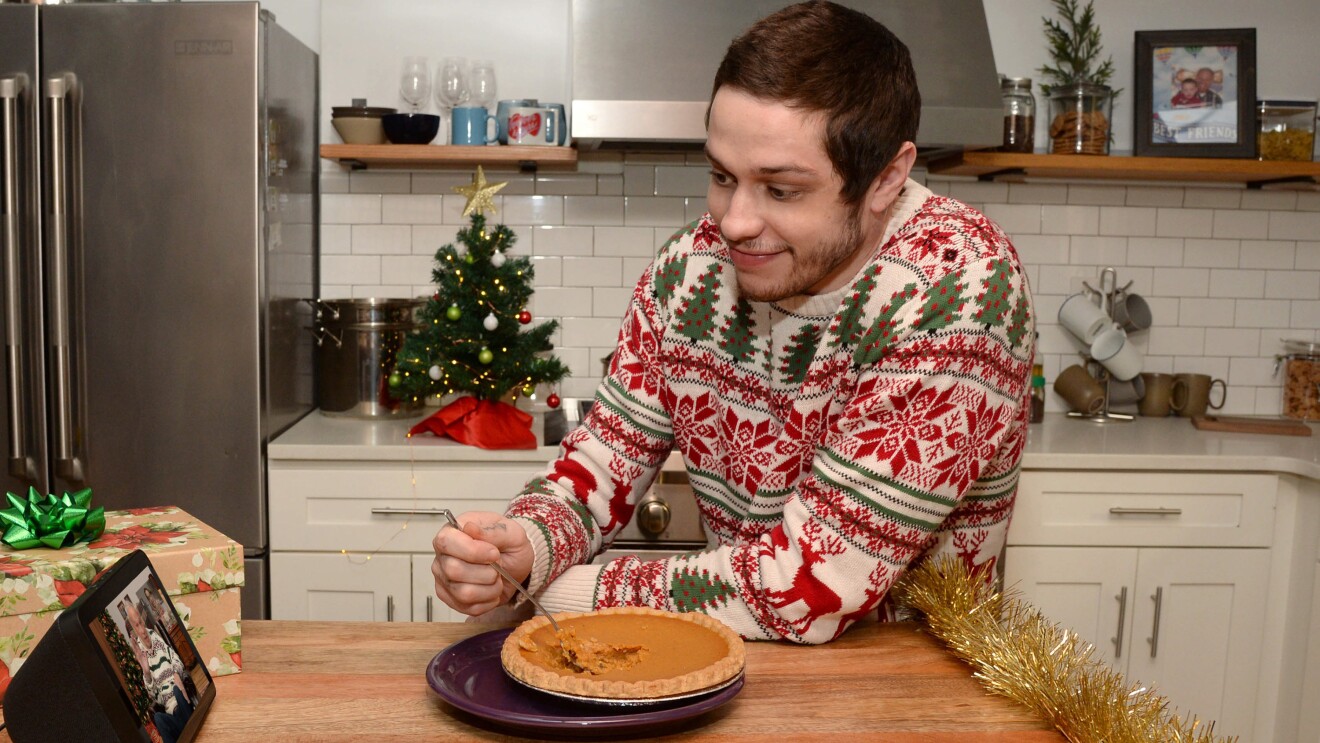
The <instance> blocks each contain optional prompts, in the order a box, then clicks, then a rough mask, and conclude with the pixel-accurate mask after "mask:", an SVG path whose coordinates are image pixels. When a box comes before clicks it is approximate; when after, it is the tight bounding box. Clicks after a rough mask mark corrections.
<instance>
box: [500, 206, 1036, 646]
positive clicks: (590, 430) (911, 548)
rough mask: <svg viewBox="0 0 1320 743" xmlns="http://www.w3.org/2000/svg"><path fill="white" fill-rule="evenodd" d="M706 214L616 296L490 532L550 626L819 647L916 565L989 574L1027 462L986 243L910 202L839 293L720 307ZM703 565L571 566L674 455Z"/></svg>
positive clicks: (1008, 330) (1003, 243) (1028, 328)
mask: <svg viewBox="0 0 1320 743" xmlns="http://www.w3.org/2000/svg"><path fill="white" fill-rule="evenodd" d="M733 271H734V268H733V264H732V263H731V261H730V259H729V254H728V248H727V247H726V246H725V244H724V242H723V241H722V239H721V237H720V233H719V229H718V227H717V226H716V225H715V223H714V222H713V221H712V219H711V217H710V215H706V216H705V217H703V218H702V219H700V220H697V221H696V222H694V223H693V224H691V225H689V226H688V227H687V228H686V229H685V230H683V231H681V232H680V233H678V234H677V235H675V236H674V237H673V238H672V239H671V240H670V241H669V242H668V243H667V244H666V245H665V246H664V247H663V248H661V250H660V252H659V254H658V256H657V258H656V260H655V262H654V263H653V264H652V265H651V267H650V268H649V269H648V270H647V271H646V273H645V274H644V275H643V277H642V278H641V280H640V281H639V282H638V284H637V287H636V289H635V291H634V292H633V296H632V301H631V304H630V306H629V308H628V311H627V314H626V315H625V317H624V320H623V327H622V329H621V330H620V333H619V343H618V350H617V351H616V353H615V355H614V358H613V361H612V363H611V368H610V370H609V373H608V375H607V376H606V377H605V379H603V380H602V382H601V385H600V388H599V389H598V391H597V393H596V398H595V404H594V406H593V408H592V410H591V412H590V413H589V414H588V415H587V417H586V419H585V420H584V421H583V424H582V425H581V426H579V427H578V428H577V429H575V430H574V431H572V432H571V433H570V434H569V435H568V436H567V437H566V438H565V439H564V441H563V442H561V448H560V452H559V455H558V457H557V458H556V459H555V460H554V461H553V462H551V463H550V465H549V468H548V470H547V471H546V472H545V473H544V475H543V476H540V477H537V478H534V479H533V480H532V481H530V482H529V483H528V485H527V487H526V488H525V489H524V491H523V492H522V493H521V494H519V495H518V496H517V497H515V498H514V500H513V501H512V502H511V503H510V505H509V508H508V510H507V514H508V515H509V516H510V517H512V518H515V519H517V520H519V522H520V523H521V524H522V526H523V527H524V528H525V529H526V530H527V533H528V537H529V538H530V539H531V542H532V546H533V549H534V550H535V555H536V557H535V562H534V566H533V569H532V574H531V576H530V587H531V589H532V590H533V591H539V592H541V598H542V600H543V603H545V604H546V606H547V608H548V609H549V610H551V611H564V610H569V611H590V610H593V609H598V608H603V607H609V606H625V605H645V606H651V607H655V608H657V609H665V610H669V611H678V612H685V611H701V612H705V613H707V614H709V615H711V616H713V617H716V618H718V619H720V620H721V621H723V622H725V623H726V624H728V625H729V626H730V627H732V628H733V629H734V630H736V631H737V632H739V633H740V634H741V635H742V636H743V637H745V638H748V639H785V640H790V641H793V642H799V643H822V642H827V641H829V640H831V639H833V638H835V637H838V636H839V635H840V634H841V633H842V632H843V631H844V630H845V629H847V627H848V626H849V625H850V624H852V623H853V622H855V621H857V620H858V619H860V618H863V617H865V616H867V615H870V614H873V613H875V612H877V609H883V611H881V612H880V613H881V615H882V616H884V615H886V614H888V609H889V608H890V607H887V606H885V607H882V606H881V604H882V602H883V601H884V599H885V597H886V594H887V593H888V591H889V589H890V587H891V586H892V585H893V584H894V581H895V580H896V579H898V577H899V576H900V575H902V574H903V572H904V571H905V570H906V569H907V568H908V567H909V566H910V565H912V563H913V562H914V561H915V560H918V559H921V558H922V557H923V556H927V555H931V554H935V553H949V554H955V555H957V556H958V557H960V558H961V559H962V560H964V561H965V562H966V563H968V564H969V565H986V564H990V565H993V561H994V560H995V558H996V556H997V555H998V554H999V551H1000V549H1001V548H1002V547H1003V545H1004V539H1005V535H1006V532H1007V530H1008V521H1009V515H1010V513H1011V511H1012V507H1013V498H1014V495H1015V493H1016V489H1017V481H1018V470H1019V463H1020V461H1021V458H1022V450H1023V446H1024V444H1025V442H1026V435H1027V420H1028V413H1029V406H1027V405H1024V404H1023V403H1024V400H1026V397H1027V382H1028V379H1029V375H1030V365H1031V359H1032V352H1033V343H1034V336H1035V334H1034V318H1033V314H1032V310H1031V299H1030V293H1029V290H1028V287H1027V281H1026V278H1025V276H1024V274H1023V270H1022V265H1021V263H1020V262H1019V260H1018V257H1017V254H1016V251H1015V250H1014V249H1013V246H1012V245H1011V244H1010V243H1009V240H1008V238H1007V237H1006V236H1005V235H1004V233H1003V232H1002V231H1001V230H1000V229H999V227H998V226H997V225H995V224H994V223H992V222H990V221H989V220H988V219H986V217H985V216H983V215H982V214H980V213H979V212H977V211H975V210H973V209H971V208H970V207H968V206H966V205H964V204H961V203H959V202H957V201H954V200H952V199H948V198H944V197H940V196H935V195H934V194H932V193H931V192H930V191H929V190H928V189H926V188H925V187H924V186H921V185H919V184H917V183H915V182H912V181H909V182H908V183H907V185H906V187H905V188H904V192H903V194H902V196H900V198H899V200H898V201H897V202H896V203H895V205H894V208H893V211H892V216H891V218H890V221H889V223H888V225H887V227H886V235H885V237H884V238H883V239H882V241H881V246H880V247H879V249H878V250H877V252H876V255H875V257H874V259H873V260H872V261H871V262H870V263H869V264H868V265H867V266H866V267H865V268H863V269H862V270H861V271H860V272H859V273H858V275H857V276H856V277H855V279H854V280H853V281H852V283H851V285H850V286H847V287H845V288H844V289H842V290H840V291H838V292H834V293H831V294H829V295H815V296H803V297H794V298H792V299H790V300H787V301H783V302H777V303H749V302H746V301H743V300H741V299H740V298H739V296H738V293H737V288H736V283H735V279H734V275H733ZM675 448H676V449H677V450H678V451H679V452H681V453H682V456H683V460H684V462H685V464H686V466H687V472H688V476H689V480H690V482H691V484H692V487H693V489H694V491H695V492H696V496H697V502H698V504H699V506H700V509H701V515H702V522H703V525H704V527H705V530H706V534H707V537H708V541H709V545H708V548H707V549H706V550H704V551H702V552H699V553H695V554H688V555H683V556H678V557H672V558H669V559H664V560H653V561H647V560H641V559H638V558H636V557H624V558H620V559H616V560H613V561H611V562H608V563H607V564H604V565H599V564H587V563H589V562H590V561H591V559H592V558H593V557H594V556H595V555H597V554H599V553H600V552H601V551H602V550H604V549H606V548H607V547H608V546H609V544H610V542H611V540H612V539H613V538H614V537H615V535H617V534H618V532H619V530H620V529H621V528H623V526H624V525H626V524H627V523H628V521H629V520H630V519H631V518H632V515H633V508H634V505H635V504H636V503H637V501H638V500H639V499H640V497H641V496H642V495H643V494H644V493H645V492H646V491H647V489H648V488H649V487H650V485H651V483H652V481H653V480H654V479H655V477H656V475H657V473H658V470H659V468H660V466H661V464H662V463H663V462H664V460H665V459H666V457H667V456H668V454H669V453H670V451H671V450H672V449H675Z"/></svg>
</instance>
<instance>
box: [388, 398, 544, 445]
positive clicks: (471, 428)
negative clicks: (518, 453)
mask: <svg viewBox="0 0 1320 743" xmlns="http://www.w3.org/2000/svg"><path fill="white" fill-rule="evenodd" d="M422 431H430V432H431V433H433V434H435V435H436V436H448V437H449V438H451V439H453V440H455V441H457V442H459V443H460V444H467V445H468V446H476V447H479V448H482V449H535V448H536V434H534V433H532V416H530V415H528V414H527V413H524V412H523V411H521V410H519V409H517V408H515V407H514V406H512V405H510V404H508V403H506V402H498V401H496V400H477V399H476V398H473V397H460V398H458V399H457V400H455V401H453V402H451V403H449V404H448V405H446V406H444V407H443V408H440V409H439V410H437V411H436V412H435V414H434V415H432V416H430V417H429V418H427V419H425V420H423V421H421V422H420V423H418V424H417V425H415V426H413V427H412V428H410V429H409V430H408V433H410V434H415V433H421V432H422Z"/></svg>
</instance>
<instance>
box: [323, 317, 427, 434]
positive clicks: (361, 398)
mask: <svg viewBox="0 0 1320 743" xmlns="http://www.w3.org/2000/svg"><path fill="white" fill-rule="evenodd" d="M425 303H426V300H425V299H424V298H416V299H378V298H370V299H318V300H315V301H314V302H313V306H314V307H315V308H316V326H315V328H314V329H313V333H314V334H315V335H316V344H317V349H316V363H317V370H318V371H319V372H320V400H319V405H320V408H321V412H322V413H324V414H326V415H331V416H344V417H353V418H389V417H395V416H402V415H407V414H409V413H412V412H414V411H415V410H416V409H417V408H418V407H419V405H418V404H417V403H415V402H412V401H403V400H396V399H394V398H393V397H391V396H390V387H389V378H390V372H391V371H392V370H393V369H394V361H395V357H396V356H398V353H399V348H400V347H402V346H403V341H404V338H406V337H407V336H408V334H409V333H412V332H415V331H416V330H417V329H418V328H419V327H420V325H421V323H420V321H419V320H418V317H417V313H418V311H419V310H420V309H421V308H422V306H423V305H424V304H425Z"/></svg>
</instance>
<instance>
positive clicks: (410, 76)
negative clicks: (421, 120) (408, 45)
mask: <svg viewBox="0 0 1320 743" xmlns="http://www.w3.org/2000/svg"><path fill="white" fill-rule="evenodd" d="M399 94H400V95H402V96H403V100H404V101H407V103H408V105H410V106H412V112H413V113H418V112H420V111H421V110H422V105H423V104H425V103H426V99H427V98H428V97H430V95H431V66H430V63H429V62H428V61H427V59H426V57H404V58H403V74H402V75H401V76H400V77H399Z"/></svg>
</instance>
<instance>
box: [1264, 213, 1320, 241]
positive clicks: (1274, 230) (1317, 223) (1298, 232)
mask: <svg viewBox="0 0 1320 743" xmlns="http://www.w3.org/2000/svg"><path fill="white" fill-rule="evenodd" d="M1269 214H1270V234H1269V238H1270V239H1271V240H1315V239H1316V238H1317V237H1320V212H1270V213H1269Z"/></svg>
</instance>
